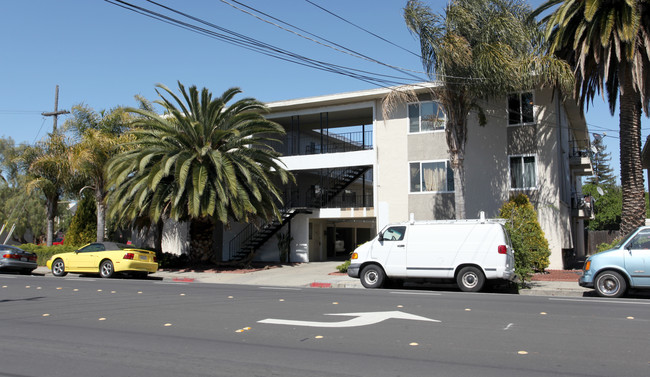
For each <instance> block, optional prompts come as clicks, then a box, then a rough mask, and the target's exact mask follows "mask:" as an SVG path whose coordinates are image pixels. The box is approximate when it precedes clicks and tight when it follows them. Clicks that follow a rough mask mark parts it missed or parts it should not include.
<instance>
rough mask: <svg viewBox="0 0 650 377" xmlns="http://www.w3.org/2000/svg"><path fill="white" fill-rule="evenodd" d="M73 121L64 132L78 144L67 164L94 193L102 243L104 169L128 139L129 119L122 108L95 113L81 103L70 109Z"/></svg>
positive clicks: (66, 126)
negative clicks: (71, 135)
mask: <svg viewBox="0 0 650 377" xmlns="http://www.w3.org/2000/svg"><path fill="white" fill-rule="evenodd" d="M72 115H73V116H72V118H70V119H68V120H66V122H65V124H64V125H63V128H64V130H66V131H71V132H72V133H73V135H74V136H75V137H76V138H77V140H78V142H77V143H76V144H75V145H74V146H73V147H72V148H71V150H70V161H71V164H72V166H73V169H74V171H75V172H76V173H78V174H79V175H81V176H82V177H83V178H84V181H85V183H84V185H85V186H84V188H82V190H83V189H85V188H89V189H92V190H93V191H94V196H95V202H96V205H97V242H102V241H104V229H105V228H106V195H107V193H108V186H107V182H106V180H107V178H106V173H105V167H106V164H107V163H108V161H109V160H110V159H111V157H113V156H115V155H116V154H118V153H119V152H120V151H121V150H122V149H123V147H122V146H123V145H124V144H125V143H126V142H128V140H129V139H130V134H128V133H125V131H127V130H128V127H129V123H130V121H131V120H132V117H131V116H130V114H128V113H127V112H125V111H124V110H123V109H122V108H119V107H118V108H115V109H111V110H109V111H104V110H102V111H100V112H96V111H94V110H93V109H92V108H90V107H88V106H85V105H83V104H81V105H77V106H74V107H73V108H72Z"/></svg>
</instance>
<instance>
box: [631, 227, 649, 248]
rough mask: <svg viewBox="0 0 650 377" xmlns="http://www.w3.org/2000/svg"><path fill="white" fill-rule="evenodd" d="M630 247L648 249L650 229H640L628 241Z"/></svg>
mask: <svg viewBox="0 0 650 377" xmlns="http://www.w3.org/2000/svg"><path fill="white" fill-rule="evenodd" d="M630 247H631V248H632V249H650V231H648V230H642V231H640V232H639V233H638V234H637V235H636V236H634V239H633V240H632V242H630Z"/></svg>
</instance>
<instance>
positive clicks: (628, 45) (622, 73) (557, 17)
mask: <svg viewBox="0 0 650 377" xmlns="http://www.w3.org/2000/svg"><path fill="white" fill-rule="evenodd" d="M555 6H558V7H557V8H556V9H555V10H554V11H553V12H552V13H551V14H549V15H548V16H546V17H544V18H543V20H542V22H543V23H545V24H546V36H547V39H548V40H549V43H550V45H549V46H550V47H549V51H550V52H551V53H554V54H555V55H557V56H558V57H560V58H563V59H565V60H566V61H567V62H568V63H569V64H571V65H572V66H573V67H574V73H575V76H576V82H575V88H574V95H575V97H576V98H578V99H579V102H580V105H581V106H583V107H584V105H585V103H587V104H588V103H589V102H592V101H593V98H594V95H595V94H597V93H598V94H600V93H601V92H603V93H602V94H603V95H605V94H607V101H608V102H609V109H610V112H611V113H612V115H613V114H614V111H615V110H616V101H617V97H619V99H620V107H619V116H620V118H619V129H620V154H621V158H620V160H621V186H622V192H623V208H622V214H621V231H622V232H623V233H624V234H627V233H629V232H630V231H631V230H633V229H634V228H636V227H637V226H639V225H643V224H644V219H645V203H644V189H645V188H644V184H643V169H642V166H641V110H642V108H643V110H644V111H645V113H646V115H649V114H648V107H649V102H650V80H648V74H647V72H648V71H650V1H647V0H626V1H599V0H548V1H547V2H546V3H544V4H542V5H541V6H540V7H539V8H538V9H537V10H536V11H535V14H541V13H543V12H545V11H547V10H549V9H551V8H554V7H555Z"/></svg>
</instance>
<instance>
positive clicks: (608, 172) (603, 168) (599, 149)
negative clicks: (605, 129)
mask: <svg viewBox="0 0 650 377" xmlns="http://www.w3.org/2000/svg"><path fill="white" fill-rule="evenodd" d="M591 147H592V150H593V152H594V153H593V155H592V156H591V164H592V166H593V168H594V175H592V176H591V177H589V178H587V183H590V184H594V185H605V186H611V185H616V176H615V175H614V174H613V172H614V169H612V168H611V167H610V166H609V162H610V161H611V160H612V158H611V157H610V153H608V152H606V151H605V150H606V149H607V146H606V145H605V144H604V143H603V138H602V136H600V135H598V136H596V135H595V134H594V140H593V141H592V143H591Z"/></svg>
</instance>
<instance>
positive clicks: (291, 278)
mask: <svg viewBox="0 0 650 377" xmlns="http://www.w3.org/2000/svg"><path fill="white" fill-rule="evenodd" d="M340 264H341V262H335V261H334V262H310V263H302V264H295V265H274V266H270V267H269V268H266V269H257V270H245V271H243V270H231V271H228V270H206V271H189V270H159V271H158V272H156V273H155V274H152V275H150V276H151V277H152V278H157V279H162V280H163V281H165V282H177V283H211V284H245V285H261V286H279V287H313V288H359V289H363V286H362V285H361V282H360V281H359V279H353V278H351V277H349V276H347V275H346V274H341V273H338V271H337V270H336V266H338V265H340ZM34 272H35V273H37V274H43V275H51V272H50V271H49V270H48V269H47V268H45V267H39V268H37V269H36V270H35V271H34ZM578 273H579V271H578V272H576V271H558V270H556V271H552V270H551V271H548V272H547V273H546V274H537V275H535V276H534V277H533V281H531V283H530V289H520V290H519V294H520V295H534V296H574V297H575V296H579V297H582V296H583V294H584V293H585V292H589V291H592V290H590V289H586V288H582V287H580V286H578V283H577V281H578V277H579V275H578Z"/></svg>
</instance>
